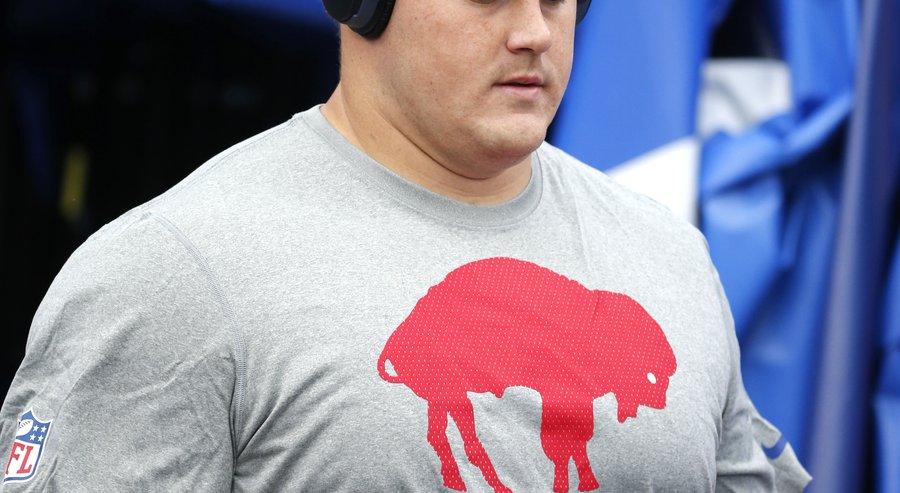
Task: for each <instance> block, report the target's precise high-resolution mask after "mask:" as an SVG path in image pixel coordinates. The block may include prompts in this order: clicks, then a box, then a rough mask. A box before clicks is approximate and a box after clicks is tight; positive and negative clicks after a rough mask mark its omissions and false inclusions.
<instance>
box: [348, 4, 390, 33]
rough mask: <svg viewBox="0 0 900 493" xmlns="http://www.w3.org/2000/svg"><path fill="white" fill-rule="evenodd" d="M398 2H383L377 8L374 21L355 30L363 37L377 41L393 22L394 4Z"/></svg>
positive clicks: (373, 17)
mask: <svg viewBox="0 0 900 493" xmlns="http://www.w3.org/2000/svg"><path fill="white" fill-rule="evenodd" d="M395 1H396V0H381V1H380V2H378V6H377V7H376V8H375V15H373V16H372V21H371V22H368V23H366V25H365V26H363V27H361V28H359V29H353V30H354V31H356V32H357V33H359V34H360V35H361V36H363V37H365V38H368V39H375V38H377V37H378V36H381V33H383V32H384V30H385V29H386V28H387V25H388V21H390V20H391V14H392V13H393V12H394V2H395Z"/></svg>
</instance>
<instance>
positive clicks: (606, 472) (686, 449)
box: [0, 108, 808, 492]
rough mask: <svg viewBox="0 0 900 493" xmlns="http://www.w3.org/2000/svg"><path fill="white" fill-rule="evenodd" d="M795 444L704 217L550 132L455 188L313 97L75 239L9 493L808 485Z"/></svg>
mask: <svg viewBox="0 0 900 493" xmlns="http://www.w3.org/2000/svg"><path fill="white" fill-rule="evenodd" d="M781 442H782V441H781V438H780V434H779V433H778V432H777V430H775V429H774V428H772V427H771V426H770V425H768V424H767V423H765V422H764V421H763V420H761V418H759V417H758V416H757V414H756V411H755V409H754V408H753V405H752V404H751V402H750V400H749V399H748V397H747V395H746V393H745V391H744V388H743V385H742V382H741V374H740V366H739V355H738V347H737V342H736V340H735V334H734V329H733V325H732V319H731V315H730V312H729V309H728V305H727V302H726V301H725V299H724V296H723V293H722V290H721V287H720V284H719V281H718V278H717V274H716V272H715V270H714V268H713V266H712V264H711V263H710V260H709V257H708V253H707V250H706V246H705V242H704V239H703V237H702V235H701V234H700V233H699V232H698V231H696V230H695V229H694V228H693V227H691V226H690V225H688V224H686V223H683V222H681V221H679V220H677V219H675V218H674V217H673V216H672V215H671V214H670V213H669V212H668V211H667V210H666V209H665V208H663V207H662V206H660V205H658V204H657V203H655V202H653V201H651V200H649V199H647V198H644V197H642V196H639V195H636V194H634V193H631V192H628V191H626V190H624V189H622V188H621V187H619V186H617V185H616V184H615V183H613V182H611V181H610V180H609V179H608V178H607V177H606V176H604V175H603V174H602V173H600V172H598V171H596V170H593V169H591V168H589V167H587V166H585V165H583V164H581V163H579V162H577V161H576V160H575V159H573V158H572V157H570V156H568V155H566V154H565V153H563V152H562V151H560V150H558V149H556V148H554V147H552V146H550V145H548V144H544V145H543V146H541V147H540V148H539V149H538V150H537V151H535V153H534V159H533V167H532V179H531V182H530V184H529V185H528V187H527V189H526V190H525V191H524V192H523V193H522V194H521V195H519V196H518V197H517V198H515V199H513V200H511V201H509V202H506V203H504V204H501V205H497V206H474V205H469V204H465V203H460V202H456V201H453V200H450V199H447V198H445V197H442V196H439V195H437V194H434V193H432V192H430V191H427V190H425V189H423V188H421V187H418V186H416V185H413V184H411V183H409V182H407V181H405V180H403V179H402V178H400V177H398V176H397V175H395V174H393V173H392V172H390V171H389V170H388V169H386V168H384V167H383V166H381V165H379V164H378V163H376V162H375V161H373V160H372V159H370V158H369V157H368V156H366V155H365V154H364V153H362V152H361V151H360V150H358V149H357V148H355V147H353V146H352V145H351V144H350V143H348V142H347V141H346V140H345V139H344V138H343V137H342V136H341V135H340V134H339V133H338V132H337V131H336V130H335V129H334V128H333V127H331V126H330V125H329V123H328V122H327V121H326V120H325V119H324V118H323V116H322V115H321V113H320V111H319V108H313V109H310V110H308V111H306V112H304V113H301V114H298V115H296V116H295V117H294V118H292V119H291V120H290V121H288V122H287V123H284V124H282V125H280V126H278V127H276V128H273V129H271V130H269V131H267V132H265V133H263V134H260V135H258V136H256V137H254V138H252V139H249V140H248V141H246V142H243V143H241V144H238V145H236V146H234V147H232V148H230V149H228V150H227V151H225V152H223V153H221V154H219V155H218V156H216V157H214V158H213V159H211V160H210V161H209V162H207V163H206V164H204V165H203V166H201V167H200V168H199V169H198V170H197V171H195V172H194V173H193V174H191V175H190V176H189V177H187V178H186V179H185V180H184V181H182V182H181V183H179V184H178V185H176V186H175V187H174V188H172V189H171V190H169V191H168V192H166V193H165V194H163V195H162V196H160V197H158V198H157V199H155V200H153V201H151V202H149V203H147V204H144V205H142V206H140V207H137V208H136V209H134V210H132V211H130V212H128V213H127V214H125V215H123V216H122V217H120V218H119V219H117V220H115V221H113V222H112V223H110V224H108V225H106V226H104V227H103V228H102V229H101V230H100V231H98V232H97V233H96V234H95V235H93V236H92V237H91V238H90V239H89V240H88V241H87V242H86V243H85V244H84V245H82V246H81V247H80V248H79V249H78V250H77V251H76V252H75V253H74V254H73V255H72V257H71V258H70V259H69V261H68V262H67V264H66V265H65V267H64V268H63V270H62V271H61V272H60V274H59V275H58V276H57V278H56V279H55V280H54V282H53V285H52V286H51V288H50V290H49V292H48V293H47V296H46V298H45V299H44V300H43V302H42V304H41V306H40V308H39V310H38V312H37V315H36V316H35V319H34V323H33V325H32V327H31V332H30V334H29V338H28V345H27V350H26V355H25V359H24V361H23V362H22V365H21V367H20V369H19V371H18V373H17V374H16V377H15V380H14V381H13V384H12V387H11V388H10V391H9V394H8V395H7V396H6V399H5V401H4V403H3V408H2V412H0V444H2V447H4V448H6V450H10V447H11V450H12V453H11V454H10V456H9V461H8V466H7V469H6V476H5V481H4V482H3V483H0V484H2V486H0V490H2V491H4V492H6V491H8V492H18V491H26V490H50V491H66V492H69V491H117V492H118V491H227V490H232V491H304V492H361V491H379V492H399V491H449V488H455V489H461V488H463V487H464V488H466V489H467V491H472V492H481V491H507V490H506V489H505V488H508V489H511V490H512V491H515V492H546V491H552V490H554V489H555V490H556V491H567V490H570V491H577V490H578V489H579V486H580V487H581V488H582V489H586V490H597V484H599V490H598V491H651V490H656V491H714V490H719V491H767V490H774V489H775V488H776V485H777V486H778V487H779V488H780V489H783V490H786V491H792V490H797V489H801V488H802V486H803V485H805V484H806V482H807V481H808V476H807V475H806V473H805V471H803V469H802V467H800V466H799V464H798V463H797V462H796V459H795V457H794V454H793V452H792V451H791V449H790V446H789V445H788V446H787V447H783V443H782V445H779V443H781ZM772 450H775V452H774V453H773V452H772ZM767 452H768V453H769V454H770V455H773V456H776V458H774V459H768V458H767V454H766V453H767ZM594 480H595V481H596V483H594V482H593V481H594Z"/></svg>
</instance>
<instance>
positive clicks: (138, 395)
mask: <svg viewBox="0 0 900 493" xmlns="http://www.w3.org/2000/svg"><path fill="white" fill-rule="evenodd" d="M233 334H234V323H233V317H231V316H230V315H229V310H228V306H227V302H226V300H224V299H223V298H222V295H221V291H220V290H219V289H217V284H216V281H215V277H214V276H213V274H212V273H211V272H210V271H209V269H208V268H207V267H206V265H205V263H204V261H203V258H202V256H201V255H200V254H199V252H197V251H196V250H195V249H193V248H192V247H191V245H190V244H189V243H188V242H186V240H185V238H184V236H183V235H180V233H179V232H178V230H177V229H176V228H175V227H174V226H173V225H172V224H171V223H169V222H167V221H165V220H164V219H162V218H159V217H157V216H154V215H152V214H149V213H146V214H143V215H140V216H139V217H129V216H125V217H123V218H121V219H119V220H117V221H116V222H114V223H113V224H111V225H108V226H106V227H105V228H104V229H102V230H101V231H100V232H98V233H97V234H95V235H94V236H93V237H92V238H91V239H90V240H88V242H86V243H85V244H84V245H82V247H80V248H79V249H78V250H77V251H76V252H75V253H74V254H73V255H72V257H71V258H70V259H69V261H68V262H67V263H66V265H65V266H64V267H63V269H62V271H61V272H60V273H59V275H58V276H57V278H56V279H55V280H54V282H53V284H52V285H51V287H50V289H49V291H48V293H47V295H46V296H45V298H44V300H43V301H42V303H41V306H40V307H39V309H38V312H37V314H36V316H35V318H34V321H33V323H32V326H31V330H30V333H29V336H28V343H27V347H26V354H25V357H24V360H23V361H22V364H21V366H20V368H19V370H18V372H17V373H16V376H15V378H14V380H13V383H12V385H11V387H10V390H9V393H8V394H7V396H6V399H5V401H4V403H3V407H2V411H0V446H2V448H3V449H4V450H3V452H4V453H6V454H9V455H5V456H4V458H7V457H8V458H9V460H8V462H7V464H8V465H7V470H6V474H5V477H4V479H5V480H4V481H3V482H2V483H0V491H3V492H19V491H45V490H46V491H66V492H69V491H119V492H126V491H161V490H165V491H223V490H229V489H230V488H231V481H232V470H233V463H234V453H233V450H234V447H233V440H232V436H233V433H232V431H233V427H234V426H235V422H234V420H235V413H236V406H235V402H234V401H235V395H236V394H237V393H238V392H237V385H236V384H237V377H236V375H237V372H236V368H237V362H238V359H239V358H238V355H237V353H236V351H235V349H234V347H235V345H234V336H233ZM23 421H28V423H27V424H26V423H23ZM31 423H35V424H34V425H33V433H26V432H25V431H24V428H28V427H29V426H28V425H31ZM38 424H40V426H37V425H38ZM29 447H30V448H29ZM10 450H12V451H10ZM26 452H31V454H29V455H28V456H27V457H26Z"/></svg>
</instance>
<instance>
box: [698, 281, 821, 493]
mask: <svg viewBox="0 0 900 493" xmlns="http://www.w3.org/2000/svg"><path fill="white" fill-rule="evenodd" d="M711 269H712V267H711ZM713 277H714V282H715V283H716V288H717V291H718V298H719V303H720V305H721V308H722V320H723V322H724V328H725V335H726V337H727V338H728V347H729V351H730V360H731V367H730V380H729V388H728V397H727V400H726V402H725V409H724V411H723V413H722V432H721V435H720V439H719V448H718V450H717V452H716V476H717V478H716V491H722V492H726V491H727V492H744V491H786V492H795V491H803V489H804V488H805V487H806V485H807V484H808V483H809V481H810V480H811V477H810V476H809V474H808V473H807V472H806V470H804V469H803V466H801V465H800V462H799V461H798V460H797V457H796V455H794V451H793V449H792V448H791V446H790V444H787V443H786V442H784V441H783V438H782V436H781V433H780V432H779V431H778V430H777V429H776V428H775V427H774V426H772V425H771V424H770V423H769V422H767V421H766V420H764V419H763V418H762V417H761V416H760V415H759V412H757V410H756V408H755V407H754V406H753V403H752V402H751V401H750V397H749V396H748V395H747V392H746V390H745V389H744V383H743V377H742V376H741V365H740V349H739V347H738V341H737V336H736V334H735V330H734V319H733V318H732V316H731V309H730V308H729V306H728V301H727V300H726V298H725V293H724V290H723V289H722V285H721V282H720V281H719V277H718V274H717V273H716V272H715V270H714V269H713Z"/></svg>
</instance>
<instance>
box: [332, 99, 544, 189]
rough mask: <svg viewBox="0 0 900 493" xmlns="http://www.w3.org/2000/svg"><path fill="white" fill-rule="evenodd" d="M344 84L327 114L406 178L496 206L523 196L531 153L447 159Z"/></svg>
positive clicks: (355, 142) (344, 132) (349, 136)
mask: <svg viewBox="0 0 900 493" xmlns="http://www.w3.org/2000/svg"><path fill="white" fill-rule="evenodd" d="M353 96H354V95H353V94H352V93H349V92H348V91H346V90H345V89H344V87H343V84H339V85H338V87H337V89H335V91H334V93H333V94H332V95H331V98H329V100H328V102H326V103H325V105H324V106H323V107H322V114H323V115H324V116H325V118H326V119H327V120H328V121H329V123H331V125H332V126H334V127H335V129H337V131H338V132H340V133H341V134H342V135H343V136H344V137H345V138H346V139H347V140H348V141H350V143H352V144H353V145H354V146H356V147H358V148H359V149H361V150H362V151H363V152H365V153H366V154H368V155H369V156H370V157H371V158H372V159H374V160H375V161H377V162H378V163H380V164H381V165H382V166H385V167H386V168H388V169H390V170H391V171H393V172H394V173H396V174H398V175H399V176H401V177H403V178H404V179H406V180H408V181H410V182H412V183H415V184H417V185H419V186H421V187H424V188H426V189H428V190H431V191H432V192H435V193H437V194H440V195H443V196H445V197H448V198H451V199H454V200H458V201H462V202H466V203H470V204H477V205H494V204H500V203H503V202H506V201H509V200H511V199H513V198H515V197H516V196H518V195H519V194H520V193H521V192H522V191H523V190H525V188H526V187H527V186H528V182H529V180H530V179H531V155H530V154H529V155H526V156H520V157H519V158H514V159H508V158H505V159H503V160H491V159H490V158H489V157H483V158H482V159H472V158H471V157H469V158H467V157H463V156H464V155H465V154H466V153H464V152H461V153H460V156H456V157H452V156H451V157H443V156H438V155H436V154H435V153H433V152H429V148H428V147H427V146H426V145H424V143H419V142H417V141H416V138H415V136H414V135H409V133H406V132H404V131H402V130H401V129H399V128H397V127H396V126H394V125H392V124H391V122H390V121H389V119H387V118H385V117H384V115H382V114H381V113H379V112H378V111H377V110H376V109H375V108H374V106H373V105H371V104H368V102H367V101H365V100H355V98H354V97H353Z"/></svg>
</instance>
